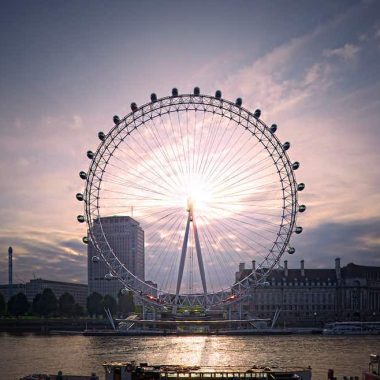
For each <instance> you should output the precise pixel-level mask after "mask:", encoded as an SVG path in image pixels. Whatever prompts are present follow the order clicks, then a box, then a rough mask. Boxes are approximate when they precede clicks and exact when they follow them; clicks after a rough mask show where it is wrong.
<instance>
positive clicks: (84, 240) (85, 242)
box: [82, 236, 88, 244]
mask: <svg viewBox="0 0 380 380" xmlns="http://www.w3.org/2000/svg"><path fill="white" fill-rule="evenodd" d="M82 241H83V243H84V244H88V237H87V236H83V237H82Z"/></svg>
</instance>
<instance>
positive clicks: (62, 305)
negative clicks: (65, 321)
mask: <svg viewBox="0 0 380 380" xmlns="http://www.w3.org/2000/svg"><path fill="white" fill-rule="evenodd" d="M74 306H75V300H74V297H73V296H72V295H71V294H70V293H63V294H62V295H61V297H59V300H58V311H59V314H60V315H64V316H67V317H71V316H72V315H73V314H74Z"/></svg>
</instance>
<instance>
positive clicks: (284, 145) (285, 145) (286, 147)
mask: <svg viewBox="0 0 380 380" xmlns="http://www.w3.org/2000/svg"><path fill="white" fill-rule="evenodd" d="M289 148H290V142H289V141H287V142H285V143H284V144H283V145H282V149H284V150H288V149H289Z"/></svg>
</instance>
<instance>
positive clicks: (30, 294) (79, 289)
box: [0, 278, 88, 310]
mask: <svg viewBox="0 0 380 380" xmlns="http://www.w3.org/2000/svg"><path fill="white" fill-rule="evenodd" d="M47 288H49V289H51V290H52V291H53V293H54V294H55V296H56V297H57V299H58V298H59V297H60V296H61V295H62V294H63V293H70V294H71V295H72V296H73V297H74V300H75V302H76V303H78V304H79V305H81V306H82V307H83V308H84V309H85V310H86V303H87V295H88V286H87V285H85V284H76V283H74V282H62V281H51V280H44V279H42V278H36V279H34V280H30V281H29V282H27V283H26V284H13V295H16V294H17V293H20V292H21V293H24V294H25V295H26V297H27V299H28V301H29V302H32V301H33V299H34V297H35V296H36V295H37V294H39V293H42V292H43V291H44V289H47ZM0 293H2V294H3V296H4V299H5V301H6V302H8V285H0Z"/></svg>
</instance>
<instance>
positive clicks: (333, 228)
mask: <svg viewBox="0 0 380 380" xmlns="http://www.w3.org/2000/svg"><path fill="white" fill-rule="evenodd" d="M379 234H380V219H379V218H371V219H366V220H361V221H352V222H348V223H347V222H344V223H330V222H326V223H323V224H319V225H318V226H316V227H314V228H309V229H308V230H307V231H305V236H302V239H299V241H297V242H296V243H295V247H296V248H297V251H296V254H295V257H294V258H291V262H292V263H293V265H296V264H295V263H296V258H297V256H302V258H306V260H307V263H308V267H310V268H313V267H326V263H328V262H329V261H330V262H331V265H330V266H331V267H332V266H333V260H334V258H335V257H340V258H342V260H343V261H342V264H343V265H345V264H348V263H350V262H354V263H355V264H360V265H370V266H372V265H373V266H379V267H380V239H379ZM297 265H298V264H297Z"/></svg>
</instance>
